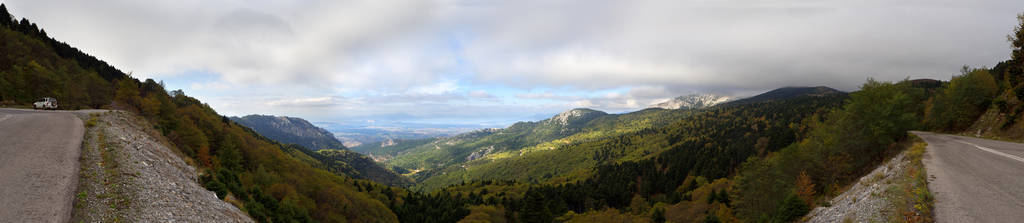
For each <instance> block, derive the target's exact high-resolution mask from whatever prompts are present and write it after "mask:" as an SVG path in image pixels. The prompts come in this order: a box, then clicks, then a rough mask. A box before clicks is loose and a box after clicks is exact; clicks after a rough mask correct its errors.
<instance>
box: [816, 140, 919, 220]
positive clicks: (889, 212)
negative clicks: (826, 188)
mask: <svg viewBox="0 0 1024 223" xmlns="http://www.w3.org/2000/svg"><path fill="white" fill-rule="evenodd" d="M926 145H927V144H925V143H922V142H916V143H914V144H913V146H912V147H911V148H910V149H908V150H906V151H904V152H902V153H900V154H899V155H897V156H896V157H894V158H892V159H890V160H888V161H887V162H885V163H884V164H882V165H879V166H878V168H876V169H875V170H873V171H871V173H869V174H868V175H865V176H864V177H861V178H860V180H859V181H858V182H857V183H855V184H854V185H853V186H851V187H850V188H849V189H848V190H847V191H845V192H843V193H842V194H839V196H836V197H835V198H833V199H832V200H831V201H829V203H828V205H825V206H824V207H817V208H815V209H814V210H812V211H811V213H809V214H807V215H806V216H805V217H804V218H803V220H804V221H805V222H932V221H933V217H932V214H931V213H932V211H931V209H932V203H933V201H932V196H931V192H930V191H929V190H928V189H927V182H926V180H925V176H926V173H925V172H924V167H923V164H922V163H921V158H922V156H923V155H924V153H925V146H926Z"/></svg>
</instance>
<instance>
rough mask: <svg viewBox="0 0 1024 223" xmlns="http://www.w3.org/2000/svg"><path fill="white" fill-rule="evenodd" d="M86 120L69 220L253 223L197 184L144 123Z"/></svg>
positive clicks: (117, 114) (101, 117) (118, 115)
mask: <svg viewBox="0 0 1024 223" xmlns="http://www.w3.org/2000/svg"><path fill="white" fill-rule="evenodd" d="M86 120H87V121H86V127H87V130H86V137H85V141H84V142H83V143H82V158H81V165H82V169H81V172H80V175H81V179H80V180H79V187H78V191H77V193H76V201H75V207H74V211H73V213H72V222H252V219H250V218H249V217H248V216H247V215H246V214H245V213H243V212H242V211H241V210H239V209H238V208H237V207H235V206H233V205H231V204H229V203H227V202H225V201H223V200H220V199H218V198H217V196H216V195H215V194H214V193H213V192H212V191H208V190H206V189H205V188H203V187H202V186H201V185H199V183H198V177H197V175H196V170H195V168H194V167H192V166H190V165H188V164H187V163H186V162H185V161H184V160H182V158H181V157H180V156H179V155H177V154H175V153H174V150H173V149H171V148H168V147H167V146H166V145H165V144H164V142H167V140H166V139H163V138H162V137H163V136H161V135H160V134H159V133H158V132H156V130H154V129H153V128H151V127H150V126H151V125H150V124H149V123H148V122H146V121H145V120H143V119H141V118H139V117H138V116H135V115H132V114H129V113H126V112H121V111H112V112H107V113H103V114H95V115H91V116H90V117H86Z"/></svg>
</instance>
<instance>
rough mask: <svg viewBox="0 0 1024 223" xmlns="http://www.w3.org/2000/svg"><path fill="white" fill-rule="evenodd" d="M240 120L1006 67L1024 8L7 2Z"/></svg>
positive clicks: (378, 115)
mask: <svg viewBox="0 0 1024 223" xmlns="http://www.w3.org/2000/svg"><path fill="white" fill-rule="evenodd" d="M5 3H6V4H7V6H8V8H9V9H10V10H11V11H12V12H13V13H14V14H15V16H17V17H28V18H29V19H30V20H32V21H33V22H36V23H38V24H39V25H40V26H41V27H43V28H45V29H46V31H47V33H48V34H50V35H51V36H53V37H55V38H57V39H59V40H62V41H66V42H68V43H70V44H71V45H73V46H77V47H78V48H80V49H82V50H83V51H85V52H89V53H91V54H93V55H96V56H97V57H100V58H101V59H103V60H106V61H107V62H110V63H111V64H113V65H114V66H116V67H119V68H121V69H123V70H125V71H131V72H133V73H134V75H135V76H136V77H142V78H154V79H161V80H165V81H167V83H168V85H169V86H168V87H169V88H172V89H173V88H182V89H184V90H185V92H186V94H189V95H193V96H196V97H198V98H200V99H201V100H204V101H206V102H209V103H210V105H211V106H213V107H214V108H215V109H217V110H218V111H220V112H221V113H224V114H227V115H245V114H252V113H262V114H277V115H292V116H300V117H305V118H308V119H311V120H314V121H339V122H340V121H359V120H364V121H365V120H374V119H387V120H401V121H419V122H461V123H463V124H465V123H476V122H480V123H485V124H507V123H508V122H511V121H515V120H525V119H531V118H533V117H536V116H537V114H554V113H557V112H559V111H561V110H564V109H568V108H572V107H592V108H596V109H601V110H605V111H609V112H624V111H632V110H637V109H640V108H643V107H646V106H647V105H650V104H653V103H656V102H658V101H660V100H665V99H667V98H671V97H675V96H679V95H682V94H689V93H717V94H724V95H731V96H749V95H751V94H755V93H758V92H763V91H767V90H770V89H773V88H778V87H783V86H817V85H826V86H831V87H834V88H837V89H841V90H847V91H851V90H856V87H857V86H859V85H860V84H861V83H863V82H864V80H866V79H867V78H869V77H872V78H875V79H880V80H899V79H903V78H906V77H911V78H935V79H943V80H948V79H949V77H950V76H951V75H952V74H955V73H957V70H958V68H959V67H960V66H962V65H971V66H992V65H994V64H995V63H997V62H998V61H1001V60H1005V59H1006V58H1008V57H1009V56H1008V55H1009V44H1008V43H1007V42H1006V40H1005V36H1006V34H1008V33H1009V32H1010V31H1011V30H1012V28H1013V26H1014V25H1015V15H1016V14H1017V13H1020V12H1022V11H1024V1H1017V0H1005V1H988V0H983V1H881V0H864V1H827V0H826V1H741V0H735V1H729V0H725V1H712V0H699V1H600V0H598V1H592V0H579V1H458V0H435V1H431V0H423V1H382V0H375V1H314V0H304V1H287V2H285V1H241V0H234V1H206V0H174V1H171V0H147V1H135V0H107V1H54V0H15V1H5Z"/></svg>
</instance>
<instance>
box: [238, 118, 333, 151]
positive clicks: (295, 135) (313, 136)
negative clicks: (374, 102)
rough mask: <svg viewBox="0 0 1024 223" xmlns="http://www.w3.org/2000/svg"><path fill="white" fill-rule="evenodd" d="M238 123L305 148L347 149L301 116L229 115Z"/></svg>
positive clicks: (278, 139) (331, 135) (315, 149)
mask: <svg viewBox="0 0 1024 223" xmlns="http://www.w3.org/2000/svg"><path fill="white" fill-rule="evenodd" d="M230 119H231V120H232V121H235V122H237V123H238V124H242V125H245V126H247V127H249V128H252V129H253V130H255V131H256V132H258V133H260V135H264V136H267V138H271V139H274V140H277V141H280V142H281V143H294V144H299V145H301V146H303V147H306V148H307V149H310V150H313V151H317V150H322V149H348V148H347V147H345V145H343V144H342V143H341V141H339V140H338V139H337V138H335V137H334V134H331V132H329V131H327V130H325V129H323V128H320V127H317V126H315V125H313V124H312V123H310V122H309V121H306V120H305V119H302V118H296V117H288V116H272V115H246V116H242V117H230Z"/></svg>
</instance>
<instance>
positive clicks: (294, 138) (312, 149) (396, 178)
mask: <svg viewBox="0 0 1024 223" xmlns="http://www.w3.org/2000/svg"><path fill="white" fill-rule="evenodd" d="M231 120H232V121H235V122H237V123H238V124H241V125H243V126H246V127H249V128H252V129H253V130H254V131H256V132H257V133H259V134H260V135H263V136H266V137H267V138H269V139H271V140H274V141H277V142H280V143H282V144H294V145H288V146H286V147H287V148H295V149H294V150H295V151H292V152H290V154H292V156H296V157H300V160H306V161H308V162H307V163H309V164H310V165H313V166H314V167H317V168H321V169H326V170H328V171H330V172H331V173H335V174H339V175H343V176H348V177H353V178H357V179H365V180H372V181H374V182H379V183H383V184H386V185H390V186H403V187H404V186H409V185H410V184H411V183H412V181H411V180H410V179H408V178H406V177H404V176H401V175H399V174H398V173H395V172H393V171H391V170H389V169H386V168H384V167H382V166H380V165H379V164H377V162H374V161H373V160H372V159H370V158H368V157H366V156H364V155H362V154H359V153H355V152H351V151H348V149H347V148H345V146H344V145H342V144H341V142H340V141H338V139H336V138H334V135H332V134H331V133H330V132H328V131H327V130H324V129H322V128H320V127H316V126H314V125H313V124H310V123H309V122H308V121H306V120H305V119H301V118H295V117H284V116H268V115H247V116H245V117H231Z"/></svg>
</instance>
